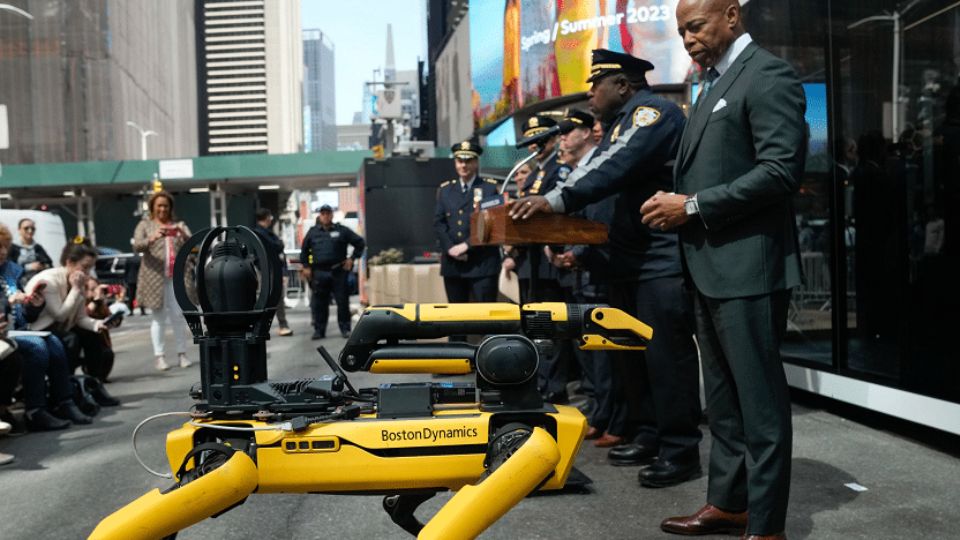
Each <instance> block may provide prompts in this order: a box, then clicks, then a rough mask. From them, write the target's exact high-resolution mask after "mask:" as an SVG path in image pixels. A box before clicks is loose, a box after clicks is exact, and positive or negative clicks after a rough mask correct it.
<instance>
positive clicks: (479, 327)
mask: <svg viewBox="0 0 960 540" xmlns="http://www.w3.org/2000/svg"><path fill="white" fill-rule="evenodd" d="M217 239H220V240H221V241H220V242H219V243H218V244H217V245H216V246H212V244H213V242H214V241H215V240H217ZM198 245H199V249H197V248H198ZM191 254H194V255H197V254H198V257H197V260H198V261H199V262H200V263H201V264H199V265H198V268H197V272H196V278H195V283H196V292H197V297H198V298H199V304H200V306H199V309H198V306H196V305H194V304H193V303H192V302H191V300H190V299H189V297H188V294H187V291H186V289H185V287H184V285H183V280H182V279H177V280H175V292H176V296H177V300H178V302H179V303H180V304H181V306H182V307H183V309H184V315H185V316H186V317H187V321H188V324H189V325H190V328H191V331H192V332H193V334H194V338H195V339H194V340H195V342H196V343H197V344H198V345H199V346H200V360H201V382H200V386H199V388H197V387H195V388H194V389H193V390H192V391H191V395H192V397H194V398H195V399H196V400H197V404H196V405H195V406H194V409H193V417H194V418H193V420H191V421H190V422H188V423H186V424H184V425H183V426H182V427H180V428H179V429H177V430H175V431H173V432H171V433H169V434H168V436H167V457H168V460H169V464H170V468H171V470H173V471H176V472H175V474H174V478H175V481H176V482H175V484H174V485H173V486H171V487H170V488H168V489H166V490H164V491H162V492H161V491H159V490H156V489H155V490H153V491H151V492H148V493H147V494H145V495H143V496H142V497H140V498H139V499H137V500H135V501H133V502H131V503H130V504H128V505H127V506H125V507H123V508H121V509H119V510H117V511H116V512H114V513H113V514H112V515H110V516H108V517H107V518H105V519H104V520H103V521H101V522H100V524H99V525H98V526H97V528H96V529H95V530H94V531H93V533H92V534H91V536H90V537H91V538H96V539H113V538H117V539H119V538H123V539H138V538H145V539H146V538H163V537H172V536H175V535H176V532H177V531H179V530H181V529H184V528H186V527H189V526H190V525H192V524H195V523H197V522H199V521H201V520H203V519H206V518H208V517H211V516H215V515H219V514H222V513H224V512H226V511H227V510H230V509H231V508H233V507H234V506H237V505H239V504H241V503H242V502H243V501H244V500H245V499H246V498H247V497H248V496H249V495H250V494H252V493H337V494H349V493H357V494H366V495H369V494H382V495H385V497H384V500H383V506H384V509H385V510H386V511H387V513H388V514H389V515H390V517H391V519H392V520H393V521H394V522H395V523H396V524H398V525H399V526H400V527H402V528H403V529H404V530H406V531H408V532H409V533H411V534H412V535H415V536H417V537H418V538H422V539H438V538H443V539H458V538H475V537H476V536H478V535H479V534H480V533H481V532H483V531H484V530H485V529H486V528H487V527H489V526H490V525H491V524H492V523H494V522H495V521H496V520H497V519H499V518H500V517H501V516H502V515H504V514H505V513H506V512H507V511H509V510H510V509H511V508H512V507H513V506H514V505H516V504H517V503H518V502H519V501H520V500H521V499H523V498H524V497H525V496H526V495H528V494H529V493H530V492H531V491H534V490H537V489H541V490H551V489H560V488H562V487H563V486H564V483H565V482H566V480H567V475H568V474H569V472H570V469H571V467H572V465H573V461H574V459H575V457H576V454H577V451H578V449H579V447H580V444H581V442H582V440H583V436H584V433H585V431H586V421H585V419H584V417H583V415H582V414H580V412H579V411H578V410H576V409H575V408H572V407H565V406H554V405H551V404H548V403H544V402H543V400H542V398H541V397H540V394H539V392H538V391H537V387H536V372H537V365H538V361H539V354H540V353H539V349H540V348H542V347H543V346H544V344H545V343H547V342H548V341H549V340H557V339H579V341H580V346H581V348H584V349H625V350H629V349H643V348H645V344H646V342H647V341H648V340H649V339H650V338H651V337H652V330H651V329H650V328H649V327H648V326H646V325H644V324H643V323H641V322H639V321H637V320H636V319H633V318H632V317H629V316H627V315H626V314H624V313H623V312H622V311H619V310H617V309H613V308H610V307H607V306H603V305H580V304H563V303H542V304H528V305H525V306H522V307H521V306H517V305H514V304H500V303H493V304H405V305H396V306H375V307H371V308H368V309H367V310H365V311H364V313H363V314H362V315H361V317H360V320H359V322H358V323H357V326H356V328H355V329H354V331H353V333H352V334H351V335H350V338H349V339H348V341H347V344H346V345H345V346H344V348H343V350H342V351H341V353H340V356H339V365H338V364H337V363H336V362H335V361H334V360H333V358H332V357H331V356H330V355H329V354H328V353H327V352H326V350H324V349H323V348H322V347H321V348H320V349H318V350H319V352H320V354H321V356H323V358H324V360H325V361H326V362H327V364H328V365H329V366H330V368H331V369H332V370H333V372H334V375H333V376H325V377H320V378H310V379H300V380H294V381H280V382H271V381H268V380H267V376H266V347H265V340H266V339H267V338H268V336H269V326H270V322H271V321H272V319H273V311H274V310H275V308H270V307H267V306H276V304H277V302H278V301H279V291H280V286H279V271H278V268H276V266H277V265H276V263H275V261H273V260H272V258H271V257H268V254H267V252H266V251H265V249H264V247H263V245H262V244H261V243H260V241H259V239H258V238H257V237H256V236H255V235H254V234H253V233H252V232H251V231H250V230H249V229H246V228H245V227H229V228H219V227H218V228H214V229H211V230H207V231H201V232H200V233H197V235H195V236H194V237H192V238H191V239H190V241H188V243H187V244H186V245H185V246H184V248H183V250H181V252H180V253H179V254H178V256H177V260H176V263H175V267H174V272H175V275H177V276H183V275H184V268H185V263H186V260H187V258H188V256H189V255H191ZM257 270H259V274H258V273H257ZM204 326H205V329H204ZM451 334H478V335H485V336H488V337H486V338H485V339H484V340H483V341H482V342H481V343H480V345H479V346H473V345H469V344H466V343H432V344H424V343H418V342H415V341H410V340H415V339H423V338H437V337H443V336H448V335H451ZM341 368H342V369H341ZM343 370H347V371H369V372H371V373H384V374H394V373H445V374H467V373H471V372H473V371H475V372H476V384H475V385H474V384H467V383H432V382H423V383H400V384H381V385H380V386H379V387H378V388H369V389H360V390H357V389H355V388H354V387H353V386H352V385H351V384H350V382H349V380H348V379H347V376H346V374H345V373H344V371H343ZM447 490H452V491H456V494H455V495H454V496H453V497H452V498H451V499H450V500H449V501H448V502H447V503H446V504H445V505H444V506H443V507H442V508H441V509H440V510H439V511H438V512H437V513H436V514H435V515H434V516H433V517H432V518H430V519H429V520H428V521H427V523H426V524H422V523H420V522H419V521H418V520H417V519H416V518H415V517H414V511H415V510H416V509H417V507H418V506H419V505H420V504H421V503H423V502H424V501H426V500H427V499H429V498H430V497H432V496H433V495H435V494H436V493H437V492H440V491H447Z"/></svg>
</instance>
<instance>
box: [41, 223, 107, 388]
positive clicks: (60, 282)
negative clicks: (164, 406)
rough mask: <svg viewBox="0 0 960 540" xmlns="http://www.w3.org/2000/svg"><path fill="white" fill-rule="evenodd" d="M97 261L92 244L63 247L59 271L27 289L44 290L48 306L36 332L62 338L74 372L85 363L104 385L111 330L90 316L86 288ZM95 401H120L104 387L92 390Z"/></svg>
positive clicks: (52, 271) (51, 271) (45, 273)
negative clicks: (106, 333)
mask: <svg viewBox="0 0 960 540" xmlns="http://www.w3.org/2000/svg"><path fill="white" fill-rule="evenodd" d="M96 260H97V252H96V250H95V249H94V248H93V247H91V246H90V245H88V244H86V243H83V242H82V241H80V242H76V241H74V242H72V243H70V244H67V245H66V246H65V247H64V248H63V252H62V253H61V254H60V264H61V265H62V266H60V267H59V268H50V269H48V270H44V271H43V272H40V273H39V274H37V275H35V276H33V278H32V279H31V280H30V281H29V282H28V283H27V290H30V291H32V290H34V288H35V287H40V286H41V285H40V284H41V283H42V284H44V285H42V287H43V289H42V290H43V298H44V301H45V302H46V306H45V307H44V309H43V311H41V312H40V315H39V316H38V317H37V320H36V321H34V322H32V323H30V328H31V329H32V330H49V331H51V332H53V333H55V334H56V335H57V336H59V337H60V340H61V341H62V342H63V344H64V346H65V347H66V350H67V358H68V359H69V360H70V372H71V373H72V372H73V371H75V370H76V368H77V367H78V366H79V365H80V364H81V358H80V353H81V351H82V352H83V359H82V363H83V368H84V371H86V372H87V373H88V374H90V375H91V376H93V377H95V378H96V379H97V380H98V381H100V382H101V383H102V382H103V379H104V378H106V375H105V373H106V372H105V369H104V366H105V365H106V362H107V358H106V354H107V353H106V351H105V347H104V344H103V337H102V336H101V335H100V334H101V332H103V331H105V330H106V329H107V327H106V325H105V324H104V322H103V320H102V319H94V318H92V317H90V316H89V315H87V308H86V294H85V293H86V286H87V281H88V280H89V279H90V275H89V273H90V269H91V268H93V267H94V264H95V263H96ZM91 394H92V395H93V398H94V399H95V400H96V401H97V403H98V404H100V405H102V406H114V405H119V404H120V402H119V401H117V400H116V399H115V398H113V397H112V396H110V395H109V394H108V393H107V391H106V390H105V389H104V388H103V385H102V384H99V385H97V386H96V388H95V390H94V391H91Z"/></svg>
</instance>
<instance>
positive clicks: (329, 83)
mask: <svg viewBox="0 0 960 540" xmlns="http://www.w3.org/2000/svg"><path fill="white" fill-rule="evenodd" d="M303 65H304V68H303V128H304V131H303V149H304V150H305V151H307V152H312V151H316V150H336V149H337V107H336V87H335V85H334V71H333V42H332V41H330V38H329V36H327V35H325V34H324V33H323V32H321V31H320V30H304V31H303Z"/></svg>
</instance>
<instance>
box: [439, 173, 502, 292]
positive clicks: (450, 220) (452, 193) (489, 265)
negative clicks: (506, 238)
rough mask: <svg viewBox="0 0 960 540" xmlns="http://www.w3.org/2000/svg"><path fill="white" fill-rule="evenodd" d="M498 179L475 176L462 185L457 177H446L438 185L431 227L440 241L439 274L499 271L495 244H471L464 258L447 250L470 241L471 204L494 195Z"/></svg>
mask: <svg viewBox="0 0 960 540" xmlns="http://www.w3.org/2000/svg"><path fill="white" fill-rule="evenodd" d="M497 193H498V190H497V181H496V180H492V179H490V178H480V176H476V177H474V179H473V181H472V182H471V183H470V185H469V186H468V187H467V188H466V189H463V188H462V187H461V184H460V179H459V178H454V179H453V180H448V181H446V182H444V183H442V184H440V187H438V188H437V206H436V210H435V211H434V213H433V231H434V233H435V234H436V237H437V243H438V244H439V245H440V251H441V257H440V275H441V276H445V277H465V278H478V277H488V276H496V275H498V274H499V273H500V249H499V248H498V247H496V246H476V247H473V246H471V247H470V249H468V250H467V260H465V261H458V260H456V259H454V258H453V257H451V256H450V255H448V254H447V251H448V250H449V249H450V248H451V247H453V246H455V245H457V244H459V243H461V242H467V243H468V244H469V243H470V214H471V213H473V206H474V204H475V203H476V204H479V203H480V201H482V200H483V199H486V198H487V197H492V196H495V195H497Z"/></svg>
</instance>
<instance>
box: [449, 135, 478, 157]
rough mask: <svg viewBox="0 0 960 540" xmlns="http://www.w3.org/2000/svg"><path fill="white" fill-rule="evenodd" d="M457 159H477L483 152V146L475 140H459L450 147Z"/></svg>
mask: <svg viewBox="0 0 960 540" xmlns="http://www.w3.org/2000/svg"><path fill="white" fill-rule="evenodd" d="M450 151H451V152H453V157H454V158H455V159H477V158H478V157H480V154H482V153H483V147H482V146H480V143H479V142H477V141H475V140H469V141H463V142H459V143H457V144H455V145H453V146H451V147H450Z"/></svg>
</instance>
